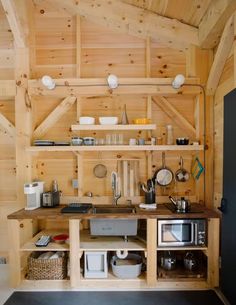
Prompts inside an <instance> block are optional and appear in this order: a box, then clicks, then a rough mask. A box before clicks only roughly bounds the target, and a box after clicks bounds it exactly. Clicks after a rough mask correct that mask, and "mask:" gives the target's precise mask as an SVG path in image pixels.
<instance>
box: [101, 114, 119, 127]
mask: <svg viewBox="0 0 236 305" xmlns="http://www.w3.org/2000/svg"><path fill="white" fill-rule="evenodd" d="M99 123H100V124H101V125H116V124H118V117H117V116H102V117H99Z"/></svg>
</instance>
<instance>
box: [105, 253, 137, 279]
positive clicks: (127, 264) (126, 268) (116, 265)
mask: <svg viewBox="0 0 236 305" xmlns="http://www.w3.org/2000/svg"><path fill="white" fill-rule="evenodd" d="M111 267H112V272H113V274H114V275H115V276H116V277H118V278H120V279H135V278H137V277H138V276H139V275H140V274H141V269H142V258H141V256H140V255H138V254H128V256H127V257H126V258H125V259H120V258H118V257H117V256H116V255H114V256H113V257H112V259H111Z"/></svg>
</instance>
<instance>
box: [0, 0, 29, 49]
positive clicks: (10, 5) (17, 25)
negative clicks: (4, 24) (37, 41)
mask: <svg viewBox="0 0 236 305" xmlns="http://www.w3.org/2000/svg"><path fill="white" fill-rule="evenodd" d="M1 2H2V6H3V8H4V11H5V14H6V17H7V20H8V23H9V25H10V28H11V31H12V34H13V36H14V41H15V47H17V48H26V46H27V42H26V35H25V32H24V28H23V26H22V23H21V20H20V17H19V14H18V9H17V7H16V5H15V2H14V0H1Z"/></svg>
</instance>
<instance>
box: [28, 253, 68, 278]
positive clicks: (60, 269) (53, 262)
mask: <svg viewBox="0 0 236 305" xmlns="http://www.w3.org/2000/svg"><path fill="white" fill-rule="evenodd" d="M40 254H42V252H32V253H31V254H30V256H29V257H28V272H27V279H28V280H62V279H64V278H66V276H67V256H66V254H65V255H64V256H63V257H59V258H54V259H38V257H39V255H40Z"/></svg>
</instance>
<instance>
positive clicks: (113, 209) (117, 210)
mask: <svg viewBox="0 0 236 305" xmlns="http://www.w3.org/2000/svg"><path fill="white" fill-rule="evenodd" d="M93 213H94V214H131V213H132V214H134V213H136V210H135V207H130V206H129V207H122V206H97V207H96V206H95V207H94V208H93Z"/></svg>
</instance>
